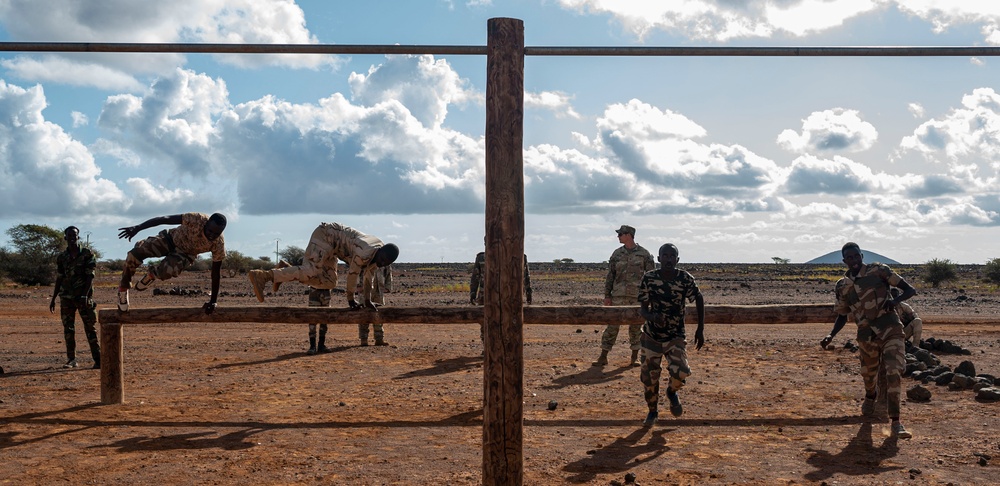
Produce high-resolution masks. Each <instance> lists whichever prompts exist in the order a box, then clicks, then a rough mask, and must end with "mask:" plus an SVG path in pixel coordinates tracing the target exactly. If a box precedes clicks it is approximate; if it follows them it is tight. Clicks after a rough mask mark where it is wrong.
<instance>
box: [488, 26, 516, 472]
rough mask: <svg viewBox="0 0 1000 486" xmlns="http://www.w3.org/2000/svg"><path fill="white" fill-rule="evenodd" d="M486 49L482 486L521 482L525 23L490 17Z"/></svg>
mask: <svg viewBox="0 0 1000 486" xmlns="http://www.w3.org/2000/svg"><path fill="white" fill-rule="evenodd" d="M487 31H488V40H487V45H486V275H485V292H486V294H485V299H484V304H485V305H484V308H483V319H484V320H485V323H484V325H485V326H484V327H485V336H484V343H483V348H484V349H483V355H484V357H483V360H484V362H483V484H484V485H521V484H522V483H523V481H524V460H523V456H522V447H523V430H522V425H523V423H522V422H523V418H524V417H523V416H524V406H523V399H524V383H523V380H524V352H523V351H524V349H523V343H524V335H523V324H524V309H523V306H522V303H521V296H522V295H523V294H524V281H523V279H522V276H523V272H524V264H523V255H524V158H523V152H522V151H523V138H524V22H522V21H521V20H518V19H510V18H493V19H490V20H489V21H488V23H487Z"/></svg>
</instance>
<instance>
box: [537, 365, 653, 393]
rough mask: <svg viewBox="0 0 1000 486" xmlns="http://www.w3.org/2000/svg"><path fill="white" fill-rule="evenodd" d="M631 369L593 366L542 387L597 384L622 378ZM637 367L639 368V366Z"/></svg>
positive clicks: (550, 388)
mask: <svg viewBox="0 0 1000 486" xmlns="http://www.w3.org/2000/svg"><path fill="white" fill-rule="evenodd" d="M631 369H633V368H632V367H629V366H625V367H621V368H616V369H614V370H611V371H604V368H600V367H597V366H591V367H589V368H587V369H585V370H583V371H581V372H579V373H573V374H570V375H563V376H560V377H559V378H556V379H554V380H552V384H551V385H545V386H543V387H542V388H543V389H546V390H555V389H559V388H565V387H567V386H570V385H597V384H600V383H607V382H609V381H615V380H620V379H621V378H622V377H623V376H624V375H625V372H626V371H628V370H631ZM635 369H636V370H638V368H635ZM636 381H639V378H638V376H636Z"/></svg>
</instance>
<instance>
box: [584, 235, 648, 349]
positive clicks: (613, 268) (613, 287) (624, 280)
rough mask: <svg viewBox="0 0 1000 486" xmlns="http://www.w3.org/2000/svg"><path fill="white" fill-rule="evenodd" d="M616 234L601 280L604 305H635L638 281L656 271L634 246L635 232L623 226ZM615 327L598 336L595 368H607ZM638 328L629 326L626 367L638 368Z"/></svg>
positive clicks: (607, 328) (642, 252)
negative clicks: (628, 352) (599, 337)
mask: <svg viewBox="0 0 1000 486" xmlns="http://www.w3.org/2000/svg"><path fill="white" fill-rule="evenodd" d="M615 232H616V233H618V241H619V242H621V244H622V246H621V247H619V248H618V249H617V250H615V251H614V253H612V254H611V258H610V259H608V276H607V277H606V278H605V279H604V305H635V303H636V300H635V298H636V295H638V290H639V281H640V280H641V279H642V276H643V274H645V273H646V272H648V271H650V270H653V269H655V268H656V265H655V264H654V263H653V255H650V254H649V252H648V251H646V249H645V248H643V247H642V246H639V244H637V243H636V242H635V228H633V227H631V226H629V225H626V224H623V225H622V226H621V228H618V229H617V230H615ZM619 327H620V326H619V325H618V324H608V327H606V328H605V329H604V333H603V334H601V356H599V357H598V358H597V361H594V363H593V365H594V366H604V365H606V364H608V352H610V351H611V348H613V347H614V345H615V342H616V341H617V340H618V328H619ZM641 327H642V325H641V324H630V325H629V326H628V342H629V348H630V349H631V350H632V358H631V359H630V360H629V365H631V366H635V365H637V364H638V358H639V334H640V328H641Z"/></svg>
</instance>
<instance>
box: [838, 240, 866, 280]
mask: <svg viewBox="0 0 1000 486" xmlns="http://www.w3.org/2000/svg"><path fill="white" fill-rule="evenodd" d="M840 255H841V256H843V257H844V265H847V268H849V269H851V270H852V271H855V272H857V271H858V270H861V265H863V264H864V259H865V256H864V254H862V253H861V247H860V246H858V244H857V243H855V242H853V241H849V242H847V243H845V244H844V246H843V247H842V248H841V249H840Z"/></svg>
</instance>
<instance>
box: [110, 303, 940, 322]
mask: <svg viewBox="0 0 1000 486" xmlns="http://www.w3.org/2000/svg"><path fill="white" fill-rule="evenodd" d="M523 313H524V322H525V323H526V324H542V325H605V324H636V323H641V322H642V317H640V316H639V307H638V306H607V307H605V306H599V305H580V306H543V305H531V306H527V307H524V309H523ZM483 314H484V309H483V308H482V307H475V306H463V307H383V308H382V309H380V310H379V311H378V312H375V311H371V310H357V311H352V310H350V309H347V308H330V307H325V308H324V307H219V308H217V309H216V310H215V312H214V313H212V314H205V312H204V311H202V310H201V308H200V307H151V308H146V309H135V308H133V309H132V310H130V311H128V312H118V310H117V309H102V310H100V311H98V316H99V318H100V321H101V323H102V324H132V325H141V324H170V323H178V322H261V323H274V324H315V323H327V324H364V323H369V322H370V323H376V324H389V323H391V324H473V323H474V324H478V323H480V322H483V317H484V316H483ZM694 317H695V316H694V309H693V307H692V308H690V309H688V321H689V322H692V321H693V319H694ZM835 317H836V316H835V315H834V313H833V305H832V304H789V305H716V306H711V305H706V306H705V322H706V323H707V324H798V323H830V324H832V323H833V320H834V318H835ZM928 317H934V318H935V319H943V317H945V316H928ZM925 322H927V319H925ZM933 322H936V320H935V321H933Z"/></svg>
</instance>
